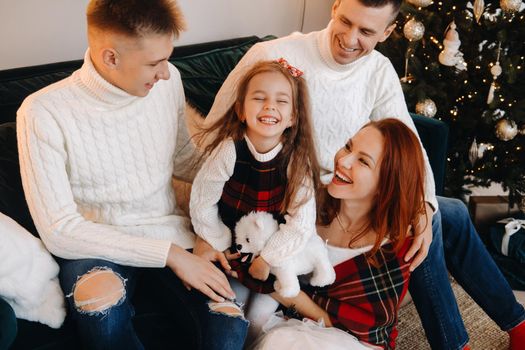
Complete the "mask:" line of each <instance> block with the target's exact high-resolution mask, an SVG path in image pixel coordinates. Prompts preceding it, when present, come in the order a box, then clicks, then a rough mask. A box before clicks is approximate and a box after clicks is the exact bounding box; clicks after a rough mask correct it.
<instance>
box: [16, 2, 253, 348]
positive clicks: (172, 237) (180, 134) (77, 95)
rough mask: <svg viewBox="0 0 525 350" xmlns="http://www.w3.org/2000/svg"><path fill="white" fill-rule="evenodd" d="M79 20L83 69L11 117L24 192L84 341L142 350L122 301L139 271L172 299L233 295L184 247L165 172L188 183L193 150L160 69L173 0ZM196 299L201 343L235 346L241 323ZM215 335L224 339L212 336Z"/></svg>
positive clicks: (93, 11)
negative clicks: (84, 30)
mask: <svg viewBox="0 0 525 350" xmlns="http://www.w3.org/2000/svg"><path fill="white" fill-rule="evenodd" d="M87 20H88V41H89V49H88V50H87V52H86V54H85V57H84V64H83V66H82V67H81V68H80V69H79V70H77V71H75V72H74V73H73V74H72V75H71V76H70V77H68V78H66V79H64V80H62V81H60V82H57V83H55V84H53V85H50V86H48V87H47V88H45V89H43V90H41V91H39V92H37V93H35V94H33V95H31V96H29V97H28V98H27V99H26V100H25V101H24V103H23V105H22V106H21V107H20V110H19V111H18V116H17V128H18V130H17V132H18V143H19V153H20V166H21V174H22V179H23V186H24V191H25V195H26V199H27V202H28V205H29V208H30V211H31V215H32V217H33V219H34V222H35V224H36V227H37V229H38V232H39V234H40V237H41V238H42V240H43V242H44V243H45V245H46V247H47V248H48V249H49V251H50V252H51V253H53V254H54V255H55V256H56V257H58V261H59V264H60V267H61V272H60V282H61V286H62V288H63V290H64V292H65V294H66V295H67V296H68V303H69V308H70V310H69V311H70V312H71V314H72V316H73V317H74V319H75V321H76V323H77V328H78V331H79V334H80V335H81V339H82V342H83V345H84V346H85V347H87V348H104V349H107V348H111V349H117V348H119V349H120V348H122V349H142V348H143V345H142V343H141V341H140V340H139V339H138V337H137V335H136V334H135V331H134V330H133V326H132V323H131V318H132V314H133V312H132V310H133V308H132V305H131V302H130V299H131V295H132V293H133V286H134V285H135V284H136V283H135V281H136V280H137V279H138V283H140V278H138V272H139V271H141V273H156V274H158V275H159V276H158V277H159V278H158V279H159V280H162V281H164V283H165V284H166V285H163V286H162V287H159V288H167V289H168V290H171V289H173V293H179V294H180V293H187V291H185V290H184V291H182V292H181V288H180V286H182V284H181V283H180V280H182V282H183V283H184V284H185V285H186V286H187V287H188V288H189V287H193V288H194V289H197V290H199V291H201V292H202V293H204V294H206V295H207V296H208V297H209V298H211V299H213V300H215V301H216V302H218V303H221V302H223V301H224V300H225V298H233V297H234V294H233V292H232V290H231V288H230V286H229V284H228V282H227V279H226V277H225V276H224V274H223V273H222V272H221V271H220V270H219V269H217V268H216V267H215V266H214V265H213V264H211V263H210V262H209V261H206V260H204V259H201V258H199V257H197V256H196V255H193V254H191V253H190V252H188V251H186V249H189V248H192V247H193V243H194V234H193V233H192V231H191V228H190V222H189V219H188V218H186V217H183V216H181V213H180V212H179V211H178V210H177V209H176V203H175V197H174V193H173V190H172V186H171V179H172V175H175V176H178V177H181V178H183V179H191V178H192V175H193V174H192V173H191V169H188V165H187V164H188V163H191V162H189V158H190V157H191V156H192V155H193V154H194V153H193V151H194V147H193V146H192V144H191V142H190V139H189V136H188V131H187V129H186V125H185V118H184V108H185V99H184V92H183V88H182V83H181V78H180V75H179V72H178V71H177V70H176V68H175V67H174V66H173V65H171V64H170V63H168V58H169V56H170V54H171V51H172V49H173V39H174V37H175V36H178V34H179V32H180V31H181V30H182V29H183V26H184V23H183V18H182V14H181V13H180V11H179V8H178V6H177V4H176V2H175V0H155V1H151V0H150V1H136V0H120V1H109V0H92V1H90V3H89V5H88V9H87ZM164 267H167V268H164ZM142 268H156V269H142ZM162 268H164V269H162ZM179 278H180V280H179ZM165 281H168V283H166V282H165ZM152 288H155V287H153V286H152ZM195 294H198V293H195ZM174 296H175V295H174ZM192 300H193V299H192ZM205 300H207V298H204V297H202V305H200V304H199V305H196V307H197V308H198V310H199V311H201V310H202V312H200V314H201V315H202V326H203V328H204V329H203V335H204V336H203V344H204V346H205V347H207V346H211V345H209V344H213V346H214V348H217V349H239V348H241V347H242V344H243V342H244V337H245V334H246V329H247V322H246V321H245V320H244V319H243V318H242V317H229V316H226V315H224V314H221V313H220V311H221V309H220V307H218V308H216V311H219V312H216V313H211V312H209V309H208V307H207V306H206V305H204V301H205ZM200 301H201V299H199V298H197V303H198V302H200ZM175 312H176V311H175ZM217 328H219V329H220V330H221V333H223V334H224V336H225V337H226V338H228V339H217V338H218V337H213V336H211V335H210V334H212V332H217ZM209 335H210V336H209Z"/></svg>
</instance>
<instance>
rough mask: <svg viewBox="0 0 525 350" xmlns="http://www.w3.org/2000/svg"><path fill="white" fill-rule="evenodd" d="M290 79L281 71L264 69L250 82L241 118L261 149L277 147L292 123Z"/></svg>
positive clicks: (248, 132) (249, 136)
mask: <svg viewBox="0 0 525 350" xmlns="http://www.w3.org/2000/svg"><path fill="white" fill-rule="evenodd" d="M292 94H293V93H292V86H291V85H290V82H289V81H288V80H287V79H286V78H285V77H284V76H283V74H282V73H279V72H263V73H259V74H257V75H255V76H254V77H253V78H252V79H251V80H250V82H249V83H248V88H247V90H246V97H245V99H244V106H243V111H242V114H241V120H243V121H245V122H246V134H247V136H248V138H249V139H250V141H251V142H252V144H253V145H254V146H255V148H256V149H257V151H258V152H261V153H265V152H267V151H269V150H271V149H272V148H274V147H275V146H276V145H277V144H278V143H279V141H280V140H281V136H282V134H283V132H284V130H286V128H288V127H290V126H292V124H293V116H292V111H293V95H292Z"/></svg>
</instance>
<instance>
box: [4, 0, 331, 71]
mask: <svg viewBox="0 0 525 350" xmlns="http://www.w3.org/2000/svg"><path fill="white" fill-rule="evenodd" d="M87 3H88V0H0V70H2V69H9V68H17V67H24V66H31V65H37V64H45V63H52V62H59V61H67V60H73V59H81V58H82V57H83V54H84V51H85V48H86V46H87V40H86V34H85V32H86V24H85V7H86V5H87ZM179 3H180V6H181V8H182V10H183V12H184V14H185V16H186V21H187V24H188V30H187V31H186V32H184V33H183V34H182V35H181V37H180V40H179V42H178V45H185V44H193V43H199V42H206V41H213V40H221V39H229V38H235V37H241V36H248V35H258V36H264V35H267V34H273V35H276V36H283V35H286V34H289V33H291V32H293V31H300V30H301V29H302V31H303V32H309V31H312V30H318V29H321V28H323V27H324V26H325V25H326V23H328V20H329V17H330V7H331V5H332V0H258V1H257V0H179ZM303 12H304V20H303ZM301 27H302V28H301Z"/></svg>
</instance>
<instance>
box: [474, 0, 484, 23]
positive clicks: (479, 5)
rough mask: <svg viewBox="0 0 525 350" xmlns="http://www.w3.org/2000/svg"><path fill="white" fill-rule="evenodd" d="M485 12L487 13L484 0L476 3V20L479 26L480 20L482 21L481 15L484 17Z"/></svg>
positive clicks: (477, 0) (478, 0)
mask: <svg viewBox="0 0 525 350" xmlns="http://www.w3.org/2000/svg"><path fill="white" fill-rule="evenodd" d="M484 11H485V1H484V0H476V1H474V18H475V19H476V22H477V23H478V24H479V20H480V19H481V15H483V12H484Z"/></svg>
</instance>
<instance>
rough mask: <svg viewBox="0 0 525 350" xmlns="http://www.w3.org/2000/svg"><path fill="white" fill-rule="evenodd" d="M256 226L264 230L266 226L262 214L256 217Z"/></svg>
mask: <svg viewBox="0 0 525 350" xmlns="http://www.w3.org/2000/svg"><path fill="white" fill-rule="evenodd" d="M255 227H257V228H258V229H259V230H262V229H263V228H264V219H263V217H262V216H260V215H259V216H257V218H255Z"/></svg>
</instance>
